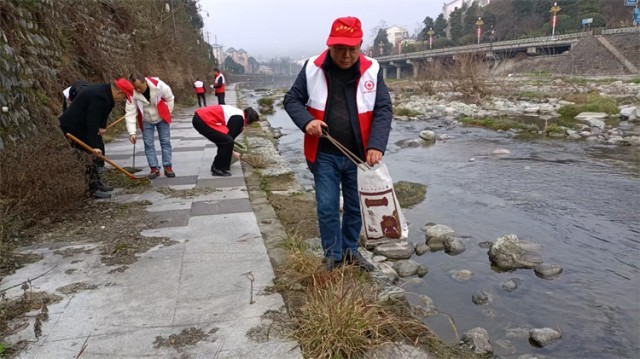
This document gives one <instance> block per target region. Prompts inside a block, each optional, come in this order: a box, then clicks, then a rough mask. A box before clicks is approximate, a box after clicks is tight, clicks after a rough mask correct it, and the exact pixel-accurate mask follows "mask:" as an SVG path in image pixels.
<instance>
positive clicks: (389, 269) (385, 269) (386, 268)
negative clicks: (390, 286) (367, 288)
mask: <svg viewBox="0 0 640 359" xmlns="http://www.w3.org/2000/svg"><path fill="white" fill-rule="evenodd" d="M378 267H379V268H380V272H381V273H382V274H384V276H385V277H386V278H387V279H388V280H389V281H390V282H392V283H393V282H395V281H396V280H398V278H400V276H399V275H398V272H396V270H395V269H393V265H392V264H390V263H386V262H383V263H380V264H378Z"/></svg>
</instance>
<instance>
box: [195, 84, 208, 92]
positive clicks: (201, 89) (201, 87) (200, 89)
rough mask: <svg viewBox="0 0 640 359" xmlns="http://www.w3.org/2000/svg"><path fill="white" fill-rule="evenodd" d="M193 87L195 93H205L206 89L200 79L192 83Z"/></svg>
mask: <svg viewBox="0 0 640 359" xmlns="http://www.w3.org/2000/svg"><path fill="white" fill-rule="evenodd" d="M193 88H194V89H195V91H196V93H205V92H206V89H205V88H204V83H203V82H202V81H196V82H194V83H193Z"/></svg>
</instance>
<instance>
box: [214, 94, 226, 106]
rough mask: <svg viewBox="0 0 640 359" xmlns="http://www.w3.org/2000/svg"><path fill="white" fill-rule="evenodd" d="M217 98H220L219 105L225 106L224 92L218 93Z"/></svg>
mask: <svg viewBox="0 0 640 359" xmlns="http://www.w3.org/2000/svg"><path fill="white" fill-rule="evenodd" d="M216 97H217V98H218V105H224V104H225V103H224V92H223V93H217V94H216Z"/></svg>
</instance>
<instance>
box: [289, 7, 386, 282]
mask: <svg viewBox="0 0 640 359" xmlns="http://www.w3.org/2000/svg"><path fill="white" fill-rule="evenodd" d="M327 46H328V47H329V48H328V49H327V50H326V51H324V52H323V53H322V54H320V55H319V56H314V57H312V58H310V59H309V60H307V62H306V63H305V64H304V66H303V68H302V70H301V71H300V73H299V74H298V77H297V78H296V80H295V82H294V83H293V86H292V87H291V89H289V91H288V92H287V93H286V95H285V97H284V108H285V109H286V111H287V113H288V114H289V116H290V117H291V119H292V120H293V122H294V123H295V124H296V125H297V126H298V127H299V128H300V129H301V130H302V131H303V132H304V133H305V136H304V155H305V157H306V159H307V164H308V165H309V169H310V170H311V173H313V178H314V182H315V189H316V202H317V211H318V222H319V227H320V237H321V242H322V249H323V250H324V256H325V258H324V263H325V268H326V269H327V270H332V269H334V268H335V267H337V266H339V265H341V264H342V263H348V264H355V265H357V266H360V267H361V268H363V269H365V270H367V271H371V270H373V269H374V266H373V265H372V264H371V263H369V262H368V261H367V260H366V259H365V258H364V257H363V256H362V254H360V252H359V251H358V239H359V235H360V230H361V228H362V218H361V214H360V202H359V198H358V183H357V182H358V181H357V166H356V165H355V164H354V163H353V162H352V161H351V160H350V159H349V158H348V157H347V156H345V155H344V153H343V152H342V151H341V150H339V149H338V148H337V147H336V146H334V145H333V144H332V143H331V142H330V141H329V140H328V139H327V138H323V137H322V134H323V131H324V132H326V133H328V134H329V135H331V136H332V137H333V138H334V139H335V140H337V141H338V142H340V143H341V144H342V145H343V146H344V147H346V148H347V149H348V150H349V151H350V152H352V153H354V154H355V155H356V156H357V157H358V158H359V159H360V160H361V161H366V162H367V163H368V164H369V165H375V164H377V163H378V162H380V160H381V159H382V155H383V154H384V151H385V149H386V147H387V141H388V139H389V131H390V129H391V119H392V107H391V96H390V95H389V90H388V89H387V86H386V85H385V83H384V80H383V76H382V71H380V65H379V64H378V62H377V61H376V60H374V59H372V58H369V57H366V56H364V55H362V54H361V53H360V46H362V26H361V24H360V20H358V18H355V17H341V18H338V19H336V20H335V21H334V22H333V24H332V25H331V31H330V33H329V38H328V39H327ZM341 189H342V196H343V198H344V206H343V214H342V219H340V213H339V206H340V190H341Z"/></svg>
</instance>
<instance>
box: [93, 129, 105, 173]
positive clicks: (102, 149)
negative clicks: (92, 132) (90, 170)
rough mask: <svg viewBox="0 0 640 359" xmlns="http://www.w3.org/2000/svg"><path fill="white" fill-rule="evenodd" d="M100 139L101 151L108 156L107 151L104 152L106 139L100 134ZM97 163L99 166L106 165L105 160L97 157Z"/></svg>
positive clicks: (99, 146)
mask: <svg viewBox="0 0 640 359" xmlns="http://www.w3.org/2000/svg"><path fill="white" fill-rule="evenodd" d="M99 137H100V140H99V142H98V148H99V149H100V151H102V155H104V156H106V155H107V153H106V152H104V139H103V138H102V136H99ZM94 161H95V163H96V165H97V166H98V167H104V160H103V159H102V158H98V157H96V158H95V160H94Z"/></svg>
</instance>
